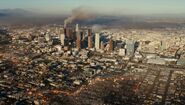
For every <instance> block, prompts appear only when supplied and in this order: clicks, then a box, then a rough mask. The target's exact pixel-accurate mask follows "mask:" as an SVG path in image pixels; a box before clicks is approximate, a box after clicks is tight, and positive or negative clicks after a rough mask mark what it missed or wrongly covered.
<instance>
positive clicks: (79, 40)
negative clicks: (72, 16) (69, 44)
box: [75, 24, 81, 49]
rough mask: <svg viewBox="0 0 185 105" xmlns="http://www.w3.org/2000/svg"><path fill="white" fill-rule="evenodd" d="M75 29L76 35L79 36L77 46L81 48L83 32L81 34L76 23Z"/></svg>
mask: <svg viewBox="0 0 185 105" xmlns="http://www.w3.org/2000/svg"><path fill="white" fill-rule="evenodd" d="M75 31H76V37H77V39H76V48H77V49H81V34H80V31H79V26H78V24H77V25H76V29H75Z"/></svg>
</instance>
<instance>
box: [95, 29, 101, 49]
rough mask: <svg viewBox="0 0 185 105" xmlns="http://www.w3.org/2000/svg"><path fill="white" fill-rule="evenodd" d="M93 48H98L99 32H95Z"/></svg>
mask: <svg viewBox="0 0 185 105" xmlns="http://www.w3.org/2000/svg"><path fill="white" fill-rule="evenodd" d="M95 48H96V50H98V49H100V34H99V33H96V35H95Z"/></svg>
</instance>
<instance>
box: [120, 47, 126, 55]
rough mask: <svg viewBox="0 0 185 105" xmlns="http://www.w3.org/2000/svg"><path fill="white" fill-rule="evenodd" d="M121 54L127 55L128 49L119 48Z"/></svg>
mask: <svg viewBox="0 0 185 105" xmlns="http://www.w3.org/2000/svg"><path fill="white" fill-rule="evenodd" d="M119 55H120V56H125V55H126V49H123V48H122V49H119Z"/></svg>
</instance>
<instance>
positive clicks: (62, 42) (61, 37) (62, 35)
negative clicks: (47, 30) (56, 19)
mask: <svg viewBox="0 0 185 105" xmlns="http://www.w3.org/2000/svg"><path fill="white" fill-rule="evenodd" d="M60 42H61V45H63V46H65V35H64V34H61V35H60Z"/></svg>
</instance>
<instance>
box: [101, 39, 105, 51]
mask: <svg viewBox="0 0 185 105" xmlns="http://www.w3.org/2000/svg"><path fill="white" fill-rule="evenodd" d="M100 47H101V50H104V48H105V45H104V43H103V41H101V46H100Z"/></svg>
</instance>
